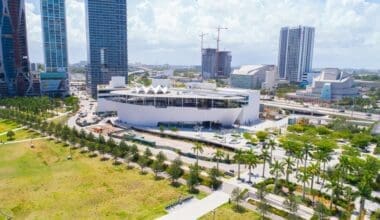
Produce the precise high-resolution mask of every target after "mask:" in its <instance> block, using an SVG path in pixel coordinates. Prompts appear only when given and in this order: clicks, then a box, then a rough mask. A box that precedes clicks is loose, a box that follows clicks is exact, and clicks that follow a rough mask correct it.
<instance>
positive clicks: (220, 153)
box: [214, 149, 224, 172]
mask: <svg viewBox="0 0 380 220" xmlns="http://www.w3.org/2000/svg"><path fill="white" fill-rule="evenodd" d="M214 157H215V159H216V169H217V170H218V172H219V162H220V160H221V159H223V157H224V153H223V151H221V150H219V149H217V150H216V152H215V153H214Z"/></svg>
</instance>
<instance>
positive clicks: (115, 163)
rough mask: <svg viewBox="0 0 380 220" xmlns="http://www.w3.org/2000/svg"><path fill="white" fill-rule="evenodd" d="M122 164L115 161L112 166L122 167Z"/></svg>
mask: <svg viewBox="0 0 380 220" xmlns="http://www.w3.org/2000/svg"><path fill="white" fill-rule="evenodd" d="M121 164H122V163H121V162H120V161H114V162H113V163H112V165H114V166H120V165H121Z"/></svg>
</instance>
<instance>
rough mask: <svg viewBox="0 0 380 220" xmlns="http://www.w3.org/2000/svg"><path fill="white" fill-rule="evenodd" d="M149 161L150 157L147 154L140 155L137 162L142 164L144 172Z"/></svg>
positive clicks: (142, 171)
mask: <svg viewBox="0 0 380 220" xmlns="http://www.w3.org/2000/svg"><path fill="white" fill-rule="evenodd" d="M149 162H150V160H149V157H147V156H146V154H143V155H142V156H141V157H139V159H138V161H137V164H138V165H139V166H140V168H141V173H142V174H143V173H145V170H144V168H145V167H147V166H148V165H149Z"/></svg>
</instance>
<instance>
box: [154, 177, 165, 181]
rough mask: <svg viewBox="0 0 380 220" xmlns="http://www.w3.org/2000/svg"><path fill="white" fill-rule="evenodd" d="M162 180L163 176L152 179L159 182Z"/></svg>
mask: <svg viewBox="0 0 380 220" xmlns="http://www.w3.org/2000/svg"><path fill="white" fill-rule="evenodd" d="M163 179H165V178H164V177H163V176H155V177H154V180H156V181H160V180H163Z"/></svg>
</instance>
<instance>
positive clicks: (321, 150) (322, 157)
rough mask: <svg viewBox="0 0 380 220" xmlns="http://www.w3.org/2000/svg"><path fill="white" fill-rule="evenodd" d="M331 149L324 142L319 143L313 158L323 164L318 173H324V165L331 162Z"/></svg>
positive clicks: (327, 143)
mask: <svg viewBox="0 0 380 220" xmlns="http://www.w3.org/2000/svg"><path fill="white" fill-rule="evenodd" d="M333 151H334V150H333V147H332V146H331V145H330V144H329V142H326V141H320V143H319V146H318V147H317V151H316V152H315V153H314V155H313V157H314V159H316V160H317V162H320V163H322V164H323V169H322V170H321V169H319V173H322V171H323V172H326V163H327V162H329V161H330V160H331V154H332V152H333ZM317 183H319V176H318V178H317Z"/></svg>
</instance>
